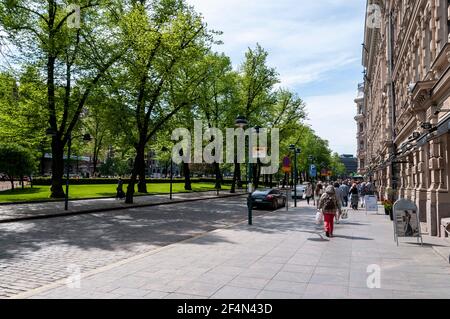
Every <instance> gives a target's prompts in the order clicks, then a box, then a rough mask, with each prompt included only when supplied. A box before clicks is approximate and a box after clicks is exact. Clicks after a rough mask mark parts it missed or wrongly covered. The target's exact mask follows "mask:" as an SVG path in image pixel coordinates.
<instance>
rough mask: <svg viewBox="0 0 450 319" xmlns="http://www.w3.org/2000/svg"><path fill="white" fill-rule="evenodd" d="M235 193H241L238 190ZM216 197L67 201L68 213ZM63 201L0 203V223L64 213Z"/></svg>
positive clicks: (212, 194)
mask: <svg viewBox="0 0 450 319" xmlns="http://www.w3.org/2000/svg"><path fill="white" fill-rule="evenodd" d="M237 194H242V191H238V193H237ZM230 195H231V194H230V192H229V191H225V190H224V191H220V192H219V196H230ZM213 198H217V193H216V191H208V192H192V193H177V194H173V200H172V201H171V200H170V198H169V194H163V195H149V196H136V197H135V198H134V204H133V205H128V204H125V203H124V201H123V200H116V199H114V198H98V199H87V200H72V201H69V210H68V211H67V212H69V213H76V212H83V211H92V210H108V209H126V208H130V206H131V207H136V206H142V205H158V204H163V203H169V202H180V201H185V200H202V199H203V200H207V199H213ZM65 213H66V211H64V202H61V201H58V202H45V203H28V204H3V205H0V223H1V222H7V221H9V220H11V219H16V218H27V217H32V216H34V217H36V216H49V215H52V216H54V215H60V214H65Z"/></svg>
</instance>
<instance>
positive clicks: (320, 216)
mask: <svg viewBox="0 0 450 319" xmlns="http://www.w3.org/2000/svg"><path fill="white" fill-rule="evenodd" d="M322 223H323V213H322V212H321V211H320V210H319V211H317V213H316V224H317V225H320V224H322Z"/></svg>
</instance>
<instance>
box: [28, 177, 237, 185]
mask: <svg viewBox="0 0 450 319" xmlns="http://www.w3.org/2000/svg"><path fill="white" fill-rule="evenodd" d="M122 180H123V183H124V184H128V183H129V182H130V179H128V178H123V179H122ZM117 181H118V179H117V178H71V179H69V183H70V184H71V185H94V184H110V185H112V184H117ZM51 182H52V179H51V178H50V177H36V178H33V185H36V186H50V185H51ZM65 182H66V179H65V178H64V179H63V183H65ZM146 182H147V183H149V184H164V183H169V182H170V179H146ZM191 182H192V183H215V182H216V180H215V179H214V178H191ZM231 182H232V180H231V179H225V180H224V181H223V184H231ZM173 183H174V184H181V183H184V178H176V179H175V178H174V179H173Z"/></svg>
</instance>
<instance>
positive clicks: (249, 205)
mask: <svg viewBox="0 0 450 319" xmlns="http://www.w3.org/2000/svg"><path fill="white" fill-rule="evenodd" d="M235 124H236V126H237V127H240V128H242V129H243V128H245V127H246V126H247V125H248V121H247V119H246V118H245V117H244V116H238V117H237V118H236V121H235ZM250 141H251V132H250V134H249V147H250ZM249 154H250V152H249ZM251 175H252V163H251V160H250V156H249V158H248V164H247V191H248V197H247V212H248V224H249V225H250V226H251V225H253V199H252V190H253V185H252V177H251Z"/></svg>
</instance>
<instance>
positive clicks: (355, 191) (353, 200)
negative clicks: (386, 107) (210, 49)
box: [350, 184, 359, 210]
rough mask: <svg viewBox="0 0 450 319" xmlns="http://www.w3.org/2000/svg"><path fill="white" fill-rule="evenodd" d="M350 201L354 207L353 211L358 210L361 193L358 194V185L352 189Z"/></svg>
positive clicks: (354, 185)
mask: <svg viewBox="0 0 450 319" xmlns="http://www.w3.org/2000/svg"><path fill="white" fill-rule="evenodd" d="M350 197H351V198H350V201H351V205H352V209H354V210H358V204H359V192H358V186H357V185H356V184H353V186H352V188H350Z"/></svg>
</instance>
